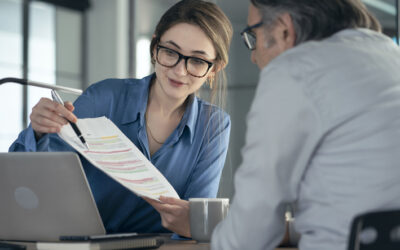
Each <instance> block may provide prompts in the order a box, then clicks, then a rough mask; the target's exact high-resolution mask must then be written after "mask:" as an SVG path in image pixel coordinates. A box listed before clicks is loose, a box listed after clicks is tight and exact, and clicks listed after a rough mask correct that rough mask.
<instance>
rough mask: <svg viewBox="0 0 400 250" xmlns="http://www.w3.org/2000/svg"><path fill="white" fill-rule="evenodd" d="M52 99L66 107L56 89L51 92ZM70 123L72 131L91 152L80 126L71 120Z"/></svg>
mask: <svg viewBox="0 0 400 250" xmlns="http://www.w3.org/2000/svg"><path fill="white" fill-rule="evenodd" d="M51 97H52V98H53V100H54V101H56V102H58V103H59V104H61V105H64V102H63V100H62V99H61V97H60V95H59V94H58V93H57V91H55V90H54V89H53V90H52V91H51ZM68 122H69V124H70V125H71V127H72V129H73V130H74V132H75V134H76V135H77V136H78V138H79V140H81V142H82V143H83V145H84V146H85V147H86V148H87V149H88V150H89V146H88V145H87V143H86V140H85V138H83V135H82V133H81V131H80V130H79V128H78V126H77V125H76V124H75V123H73V122H71V121H69V120H68Z"/></svg>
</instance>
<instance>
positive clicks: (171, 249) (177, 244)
mask: <svg viewBox="0 0 400 250" xmlns="http://www.w3.org/2000/svg"><path fill="white" fill-rule="evenodd" d="M162 239H163V240H164V242H165V243H164V244H163V245H161V247H160V248H159V250H209V249H210V244H209V243H197V242H196V241H194V240H185V241H183V240H172V239H171V238H168V237H162ZM276 250H298V249H297V248H277V249H276Z"/></svg>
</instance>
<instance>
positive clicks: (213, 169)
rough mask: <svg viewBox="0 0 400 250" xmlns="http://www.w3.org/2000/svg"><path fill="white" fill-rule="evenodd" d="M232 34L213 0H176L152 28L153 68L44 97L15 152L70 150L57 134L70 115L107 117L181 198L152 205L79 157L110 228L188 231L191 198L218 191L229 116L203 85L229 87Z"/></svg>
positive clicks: (213, 88)
mask: <svg viewBox="0 0 400 250" xmlns="http://www.w3.org/2000/svg"><path fill="white" fill-rule="evenodd" d="M231 36H232V27H231V24H230V22H229V20H228V19H227V17H226V16H225V15H224V14H223V12H222V11H221V10H220V9H219V8H218V7H217V6H216V5H215V4H213V3H209V2H205V1H199V0H183V1H180V2H178V3H177V4H175V5H174V6H172V7H171V8H170V9H169V10H168V11H167V12H166V13H165V14H164V15H163V16H162V17H161V19H160V21H159V23H158V25H157V27H156V30H155V33H154V35H153V38H152V42H151V46H150V53H151V57H152V63H153V65H154V69H155V73H154V74H152V75H150V76H148V77H145V78H143V79H107V80H104V81H101V82H99V83H96V84H93V85H91V86H90V87H89V88H88V89H87V90H86V91H85V92H84V93H83V94H82V95H81V96H80V97H79V98H78V99H77V100H76V102H75V103H74V105H72V104H71V103H70V102H66V103H65V105H64V106H62V105H60V104H57V103H56V102H53V101H51V100H49V99H46V98H42V99H41V100H40V101H39V102H38V104H37V105H36V106H35V107H34V108H33V109H32V113H31V116H30V118H31V125H30V126H29V127H28V128H27V129H26V130H24V131H23V132H22V133H21V134H20V135H19V137H18V139H17V140H16V141H15V142H14V143H13V144H12V145H11V147H10V151H71V150H73V149H72V148H71V147H70V146H68V145H67V144H66V143H65V142H64V141H63V140H61V139H60V138H59V137H58V136H57V134H54V133H56V132H59V131H60V129H61V127H62V126H63V125H64V124H66V123H67V120H66V119H68V120H70V121H72V122H76V120H77V117H79V118H87V117H99V116H106V117H108V118H109V119H110V120H112V121H113V122H114V123H115V124H116V125H117V126H118V127H119V129H120V130H121V131H122V132H123V133H124V134H125V135H126V136H127V137H128V138H129V139H130V140H131V141H132V142H133V143H134V144H135V145H136V146H137V147H138V148H139V149H140V150H141V151H142V152H143V154H144V155H145V156H147V158H148V159H149V160H150V161H151V162H152V163H153V165H154V166H156V167H157V168H158V169H159V170H160V172H161V173H162V174H163V175H164V176H165V177H166V178H167V179H168V181H169V182H170V183H171V184H172V186H173V187H174V188H175V190H176V191H177V193H178V194H179V196H180V197H181V199H182V200H179V199H173V198H167V197H161V198H160V200H161V201H162V203H159V202H156V201H153V200H149V199H146V201H147V202H148V203H147V202H145V201H144V200H143V199H141V198H140V197H137V196H136V195H134V194H133V193H131V192H130V191H127V190H126V189H125V188H123V187H122V186H121V185H120V184H118V183H116V182H114V181H113V180H112V179H111V178H109V177H108V176H106V175H105V174H103V173H102V172H101V171H99V170H98V169H96V168H95V167H94V166H93V165H91V164H90V163H89V162H88V161H87V160H85V159H84V158H83V157H81V161H82V164H83V167H84V170H85V173H86V176H87V179H88V181H89V184H90V186H91V189H92V192H93V196H94V198H95V200H96V203H97V206H98V209H99V212H100V215H101V217H102V219H103V222H104V225H105V227H106V230H107V232H108V233H115V232H139V233H145V232H166V231H167V230H166V229H165V228H163V227H162V225H163V226H164V227H166V228H167V229H170V230H171V231H174V232H176V233H178V234H180V235H182V236H187V237H189V236H190V229H189V222H188V221H189V220H188V210H189V206H188V201H187V200H188V199H189V198H190V197H215V196H216V194H217V190H218V185H219V179H220V176H221V171H222V168H223V165H224V161H225V157H226V152H227V147H228V141H229V131H230V119H229V116H228V115H227V114H226V113H224V112H223V111H222V110H220V109H218V108H216V107H215V106H214V105H211V104H210V103H207V102H205V101H203V100H201V99H199V98H197V97H196V95H195V93H196V92H197V91H198V90H199V89H200V87H201V86H202V85H203V84H204V83H205V82H207V83H208V84H209V86H210V88H211V92H212V96H217V95H218V91H220V90H221V89H222V87H223V84H224V77H223V69H224V67H225V66H226V64H227V63H228V49H229V45H230V41H231ZM221 76H222V77H221ZM72 111H74V113H72ZM149 203H150V204H151V205H152V206H154V208H155V209H156V210H155V209H154V208H153V207H152V206H151V205H149ZM157 211H158V212H159V213H160V215H161V220H162V225H161V220H160V215H159V214H158V213H157Z"/></svg>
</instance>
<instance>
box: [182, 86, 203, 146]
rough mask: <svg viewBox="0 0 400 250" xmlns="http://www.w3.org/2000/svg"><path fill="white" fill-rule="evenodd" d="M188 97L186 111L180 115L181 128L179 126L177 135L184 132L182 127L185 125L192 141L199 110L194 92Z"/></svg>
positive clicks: (191, 141)
mask: <svg viewBox="0 0 400 250" xmlns="http://www.w3.org/2000/svg"><path fill="white" fill-rule="evenodd" d="M188 98H189V99H188V103H187V107H186V111H185V114H184V115H183V117H182V122H181V123H180V124H181V125H180V126H183V128H181V127H179V137H180V136H181V135H182V133H183V132H184V128H185V127H187V128H188V130H189V133H190V143H193V137H194V129H195V126H196V123H197V117H198V112H199V108H198V106H199V104H198V102H199V100H198V98H197V97H196V96H195V95H194V94H192V95H190V96H189V97H188Z"/></svg>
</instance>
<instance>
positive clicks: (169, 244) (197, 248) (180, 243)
mask: <svg viewBox="0 0 400 250" xmlns="http://www.w3.org/2000/svg"><path fill="white" fill-rule="evenodd" d="M159 237H160V238H162V239H163V240H164V244H162V245H161V246H160V248H158V249H159V250H210V244H209V243H197V242H196V241H194V240H172V239H171V238H170V236H159ZM11 243H16V242H11ZM18 243H19V244H24V245H26V246H27V248H26V249H27V250H36V245H35V243H33V242H32V243H28V242H24V243H22V242H18ZM71 250H74V249H73V248H71ZM276 250H298V249H297V248H276Z"/></svg>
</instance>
